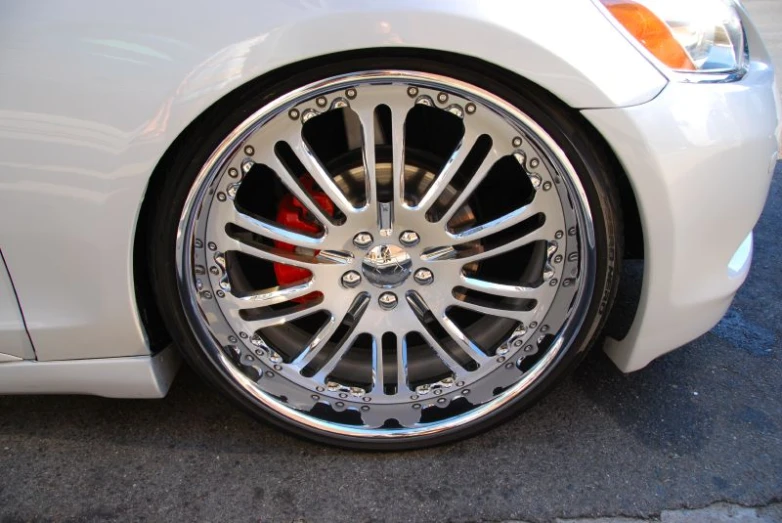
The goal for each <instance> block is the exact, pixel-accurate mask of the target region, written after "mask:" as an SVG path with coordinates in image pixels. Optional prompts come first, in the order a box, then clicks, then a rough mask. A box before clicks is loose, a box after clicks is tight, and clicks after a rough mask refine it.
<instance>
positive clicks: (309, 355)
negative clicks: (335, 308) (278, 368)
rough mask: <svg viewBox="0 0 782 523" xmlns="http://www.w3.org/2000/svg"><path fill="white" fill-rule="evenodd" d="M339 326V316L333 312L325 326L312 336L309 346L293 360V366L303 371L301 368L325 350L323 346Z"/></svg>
mask: <svg viewBox="0 0 782 523" xmlns="http://www.w3.org/2000/svg"><path fill="white" fill-rule="evenodd" d="M337 327H339V323H338V322H337V317H336V316H334V315H333V314H332V315H331V316H329V319H328V320H327V321H326V323H324V324H323V326H322V327H321V328H320V329H318V332H316V333H315V336H313V337H312V339H311V340H310V341H309V343H307V346H306V347H304V350H303V351H301V353H300V354H299V355H298V356H297V357H296V359H295V360H293V362H292V363H291V366H292V367H295V368H297V369H298V370H299V372H301V370H302V369H304V367H306V366H307V365H309V364H310V362H311V361H312V360H313V359H314V358H315V357H316V356H317V355H318V354H319V353H320V351H321V350H323V347H324V346H325V345H326V343H327V342H328V341H329V340H330V339H331V337H332V336H333V335H334V332H336V330H337Z"/></svg>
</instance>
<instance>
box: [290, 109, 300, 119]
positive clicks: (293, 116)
mask: <svg viewBox="0 0 782 523" xmlns="http://www.w3.org/2000/svg"><path fill="white" fill-rule="evenodd" d="M288 116H289V117H290V118H291V120H298V119H299V111H298V110H297V109H291V110H290V111H288Z"/></svg>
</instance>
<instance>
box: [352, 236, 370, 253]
mask: <svg viewBox="0 0 782 523" xmlns="http://www.w3.org/2000/svg"><path fill="white" fill-rule="evenodd" d="M353 244H354V245H355V246H356V247H358V248H359V249H366V248H367V247H369V246H370V245H372V235H371V234H369V233H368V232H360V233H358V234H356V236H355V237H354V238H353Z"/></svg>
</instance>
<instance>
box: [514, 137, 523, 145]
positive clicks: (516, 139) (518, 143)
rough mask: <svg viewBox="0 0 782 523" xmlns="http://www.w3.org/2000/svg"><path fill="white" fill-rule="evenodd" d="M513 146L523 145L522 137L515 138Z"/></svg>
mask: <svg viewBox="0 0 782 523" xmlns="http://www.w3.org/2000/svg"><path fill="white" fill-rule="evenodd" d="M513 147H521V138H519V137H518V136H517V137H516V138H514V139H513Z"/></svg>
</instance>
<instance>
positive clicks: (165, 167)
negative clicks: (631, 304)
mask: <svg viewBox="0 0 782 523" xmlns="http://www.w3.org/2000/svg"><path fill="white" fill-rule="evenodd" d="M377 56H382V57H384V58H389V57H394V56H404V57H408V58H409V57H420V58H429V59H432V58H435V59H438V60H445V61H447V62H449V63H458V64H459V65H460V66H467V67H468V68H470V69H471V70H472V71H474V72H475V73H476V74H479V73H484V74H489V75H494V76H495V77H496V76H499V77H502V78H504V79H505V80H506V81H508V80H510V82H511V83H512V84H514V85H517V86H518V88H519V89H522V90H532V91H535V92H536V93H537V95H538V96H542V97H545V98H548V99H550V100H553V101H555V102H556V103H557V104H559V105H560V106H561V107H563V108H564V109H566V110H568V111H569V112H570V114H571V116H572V118H574V119H576V120H578V122H579V124H580V125H582V126H583V127H584V128H585V129H587V130H588V131H589V132H590V134H592V135H593V137H594V139H595V145H596V146H597V147H598V148H599V149H600V151H601V154H603V155H604V157H605V158H606V160H607V162H608V164H609V165H610V166H611V169H612V170H613V174H614V179H615V180H616V181H617V184H618V186H617V189H618V191H619V195H620V198H621V211H622V215H623V217H624V220H625V227H624V244H625V250H626V257H628V258H633V259H643V257H644V252H643V246H644V240H643V229H642V226H641V220H640V217H639V209H638V204H637V202H636V197H635V194H634V191H633V188H632V185H631V184H630V181H629V179H628V177H627V174H626V172H625V171H624V169H623V167H622V165H621V164H620V162H619V160H618V158H617V156H616V154H615V153H614V150H613V148H612V147H611V145H610V144H609V143H608V142H607V141H606V140H605V139H604V137H603V136H602V135H601V134H600V133H599V132H598V131H597V130H596V129H595V128H594V126H593V125H592V124H591V123H590V122H589V121H588V120H587V119H586V118H584V117H583V116H582V115H581V113H580V112H579V111H578V110H576V109H575V108H573V107H570V106H569V105H568V104H567V103H566V101H565V100H563V99H561V98H560V97H558V96H556V95H555V94H554V93H552V92H550V91H548V90H546V89H545V88H543V87H542V86H540V85H538V84H536V83H535V82H533V81H531V80H530V79H528V78H525V77H523V76H520V75H519V74H517V73H515V72H513V71H510V70H508V69H506V68H503V67H501V66H499V65H496V64H493V63H490V62H487V61H484V60H481V59H478V58H474V57H470V56H465V55H460V54H457V53H446V52H442V51H437V50H432V49H420V48H405V47H398V48H376V49H364V50H356V51H348V52H341V53H334V54H330V55H323V56H318V57H315V58H310V59H307V60H303V61H300V62H294V63H291V64H287V65H284V66H282V67H279V68H277V69H274V70H272V71H269V72H268V73H266V74H264V75H262V76H260V77H258V78H253V79H250V80H248V81H247V82H245V83H243V84H242V85H240V86H239V87H237V88H235V89H233V90H231V91H228V92H226V93H224V94H223V96H221V97H220V98H219V99H217V100H216V101H215V102H214V103H213V104H212V105H210V106H209V107H207V108H206V109H205V110H203V111H202V112H200V113H199V114H198V115H197V116H196V117H195V118H194V119H193V120H192V121H191V122H190V123H189V124H187V125H186V126H185V127H184V129H183V130H182V131H181V132H180V133H179V134H178V135H177V136H176V137H175V138H174V140H173V141H172V142H171V143H170V145H169V146H168V147H167V148H166V150H165V151H164V153H163V155H162V156H161V158H160V160H159V161H158V162H157V165H156V166H155V168H154V169H153V171H152V174H151V175H150V177H149V182H148V185H147V189H146V191H145V193H144V197H143V200H142V202H141V206H140V208H139V215H138V220H137V223H136V228H135V231H134V243H133V253H132V256H133V269H132V270H133V278H134V282H135V285H134V288H135V299H136V304H137V308H138V312H139V316H140V319H141V322H142V324H143V327H144V329H145V331H146V333H147V338H148V341H149V344H150V349H151V350H152V351H153V352H157V351H159V350H162V349H163V348H165V347H166V346H167V345H168V343H169V342H170V336H169V334H168V332H167V330H166V327H165V323H164V322H163V320H162V317H161V314H160V312H159V309H158V305H157V303H156V300H155V297H154V293H153V290H152V288H151V279H150V274H149V269H148V263H147V260H148V259H149V256H148V249H149V245H150V236H151V235H152V234H154V224H153V223H151V216H152V214H153V209H152V203H151V202H152V201H153V200H154V198H151V197H150V195H152V194H154V193H155V191H156V190H157V188H158V187H159V186H160V185H161V184H162V183H163V181H164V180H165V178H166V176H168V175H170V172H169V166H170V165H171V164H172V162H173V160H174V158H175V157H176V155H177V153H178V150H179V149H180V148H181V147H182V144H183V143H185V142H187V141H188V140H191V139H193V138H195V136H196V135H197V131H198V129H199V127H200V126H201V122H202V121H204V120H207V119H209V117H210V115H212V114H214V113H219V112H220V111H222V110H223V108H224V107H225V106H229V105H231V103H232V100H234V99H235V98H237V97H242V96H243V95H244V94H245V93H246V92H248V91H251V90H257V89H258V88H259V87H258V86H259V84H261V85H263V87H261V88H262V89H273V86H274V85H275V83H276V82H277V81H278V80H279V79H281V78H285V77H287V76H288V75H289V74H290V73H291V72H292V71H294V70H299V69H302V68H307V67H310V66H313V65H318V64H323V63H333V62H335V61H339V60H345V59H348V58H367V57H377ZM631 294H633V293H632V292H631ZM635 306H636V307H637V303H635ZM634 313H635V308H633V311H632V314H630V315H629V318H630V320H632V318H633V317H634ZM627 317H628V316H627V314H623V315H622V319H626V318H627ZM608 325H609V329H610V331H611V332H612V333H614V332H616V333H622V332H625V331H626V330H627V329H629V326H630V324H629V323H627V322H626V321H616V320H614V319H613V318H610V319H609V324H608ZM620 337H621V336H620Z"/></svg>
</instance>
